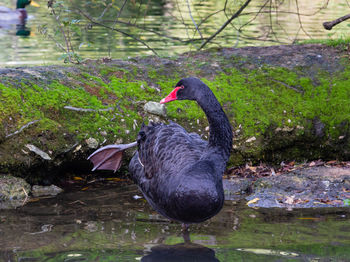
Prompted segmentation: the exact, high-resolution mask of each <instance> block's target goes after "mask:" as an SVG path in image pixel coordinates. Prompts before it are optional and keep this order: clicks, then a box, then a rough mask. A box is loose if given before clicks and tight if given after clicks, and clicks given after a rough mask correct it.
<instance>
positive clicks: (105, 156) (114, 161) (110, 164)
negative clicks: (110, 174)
mask: <svg viewBox="0 0 350 262" xmlns="http://www.w3.org/2000/svg"><path fill="white" fill-rule="evenodd" d="M136 145H137V143H136V142H133V143H130V144H120V145H108V146H104V147H101V148H100V149H98V150H96V151H95V152H93V153H92V154H91V155H90V156H89V157H88V158H87V159H88V160H90V161H91V162H92V163H93V165H94V167H93V168H92V171H95V170H113V171H114V172H116V171H117V170H118V169H119V168H120V166H121V162H122V157H123V151H124V150H126V149H128V148H131V147H134V146H136Z"/></svg>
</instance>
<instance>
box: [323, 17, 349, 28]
mask: <svg viewBox="0 0 350 262" xmlns="http://www.w3.org/2000/svg"><path fill="white" fill-rule="evenodd" d="M349 18H350V14H348V15H344V16H342V17H339V18H338V19H335V20H333V21H329V22H324V23H323V27H324V29H326V30H332V28H333V26H336V25H337V24H340V23H341V22H344V21H345V20H347V19H349Z"/></svg>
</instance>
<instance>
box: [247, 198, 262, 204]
mask: <svg viewBox="0 0 350 262" xmlns="http://www.w3.org/2000/svg"><path fill="white" fill-rule="evenodd" d="M259 200H260V198H258V197H256V198H254V199H252V200H249V201H248V202H247V205H250V204H255V203H256V202H258V201H259Z"/></svg>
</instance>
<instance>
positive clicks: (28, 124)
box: [5, 120, 39, 138]
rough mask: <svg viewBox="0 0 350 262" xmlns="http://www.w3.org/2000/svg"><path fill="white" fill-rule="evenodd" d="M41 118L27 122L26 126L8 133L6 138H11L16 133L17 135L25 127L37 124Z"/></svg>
mask: <svg viewBox="0 0 350 262" xmlns="http://www.w3.org/2000/svg"><path fill="white" fill-rule="evenodd" d="M38 121H39V120H33V121H31V122H29V123H27V124H25V125H24V126H22V127H21V128H20V129H18V130H16V131H15V132H13V133H11V134H8V135H7V136H5V138H9V137H11V136H14V135H17V134H18V133H20V132H22V131H23V129H25V128H27V127H29V126H31V125H33V124H35V123H36V122H38Z"/></svg>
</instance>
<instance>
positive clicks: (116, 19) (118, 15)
mask: <svg viewBox="0 0 350 262" xmlns="http://www.w3.org/2000/svg"><path fill="white" fill-rule="evenodd" d="M127 1H128V0H125V1H124V3H123V5H122V7H121V8H120V10H119V12H118V14H117V17H116V18H115V21H114V24H113V26H112V28H113V29H114V28H115V25H116V23H117V21H118V19H119V17H120V15H121V14H122V11H123V9H124V6H125V5H126V2H127Z"/></svg>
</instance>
